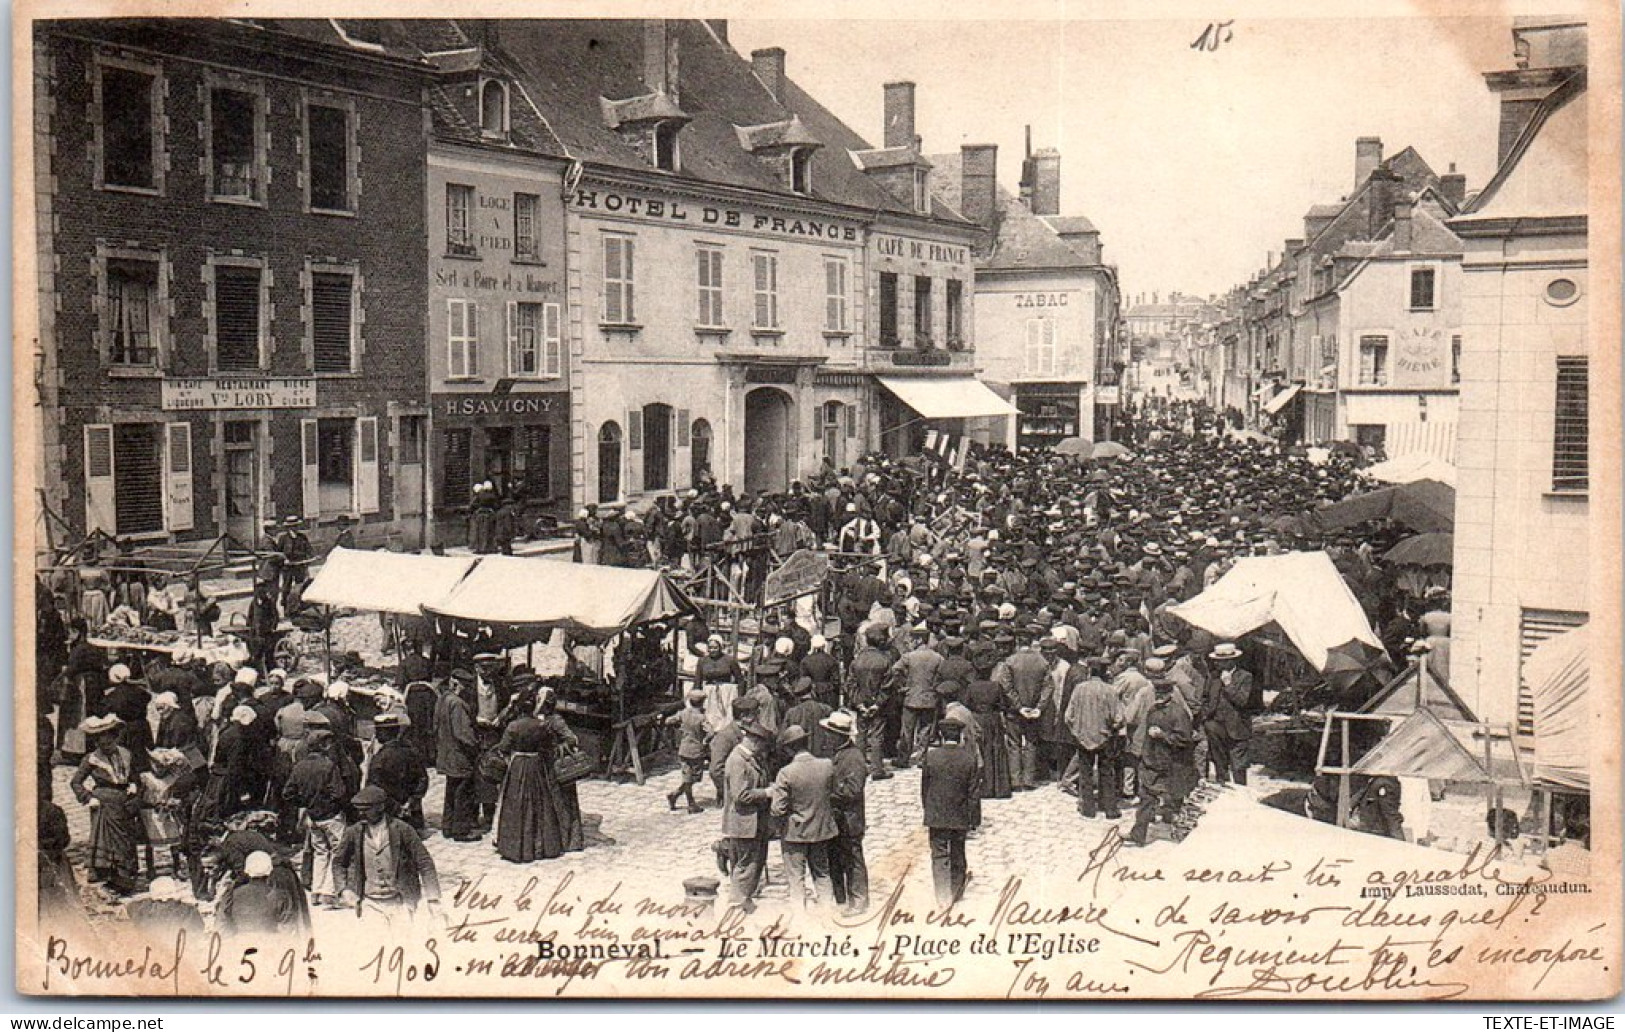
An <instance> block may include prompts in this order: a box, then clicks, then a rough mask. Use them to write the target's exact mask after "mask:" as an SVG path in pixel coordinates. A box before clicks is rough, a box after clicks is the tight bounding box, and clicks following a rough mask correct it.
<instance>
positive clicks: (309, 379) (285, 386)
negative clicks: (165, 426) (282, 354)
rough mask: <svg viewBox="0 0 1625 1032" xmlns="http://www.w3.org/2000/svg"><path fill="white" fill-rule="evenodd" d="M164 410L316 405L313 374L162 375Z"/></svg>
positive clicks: (284, 407) (273, 407)
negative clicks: (182, 376) (197, 377)
mask: <svg viewBox="0 0 1625 1032" xmlns="http://www.w3.org/2000/svg"><path fill="white" fill-rule="evenodd" d="M162 399H163V409H164V411H165V412H202V411H212V410H214V409H294V408H315V407H316V378H315V377H313V376H291V377H273V376H250V377H206V378H202V379H195V380H194V379H174V378H170V379H166V380H164V384H163V393H162Z"/></svg>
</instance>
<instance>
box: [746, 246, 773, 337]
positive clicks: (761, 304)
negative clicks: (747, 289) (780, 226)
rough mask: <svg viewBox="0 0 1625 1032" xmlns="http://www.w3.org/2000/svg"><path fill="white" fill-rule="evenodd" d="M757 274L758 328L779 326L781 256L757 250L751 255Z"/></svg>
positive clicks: (768, 328) (769, 328) (756, 325)
mask: <svg viewBox="0 0 1625 1032" xmlns="http://www.w3.org/2000/svg"><path fill="white" fill-rule="evenodd" d="M750 258H751V265H752V267H753V268H754V270H755V275H756V321H755V323H754V324H753V325H754V326H755V328H756V329H758V330H776V329H778V328H779V256H778V255H776V254H768V253H765V252H760V251H759V252H757V253H755V254H753V255H751V256H750Z"/></svg>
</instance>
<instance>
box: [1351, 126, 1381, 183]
mask: <svg viewBox="0 0 1625 1032" xmlns="http://www.w3.org/2000/svg"><path fill="white" fill-rule="evenodd" d="M1380 164H1382V139H1381V138H1380V137H1376V136H1362V137H1360V138H1359V139H1358V140H1355V141H1354V190H1355V192H1356V193H1358V192H1359V190H1360V187H1362V186H1364V185H1365V181H1366V178H1367V177H1368V176H1370V175H1371V173H1372V172H1373V171H1375V170H1376V168H1377V166H1378V165H1380Z"/></svg>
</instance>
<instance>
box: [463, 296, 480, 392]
mask: <svg viewBox="0 0 1625 1032" xmlns="http://www.w3.org/2000/svg"><path fill="white" fill-rule="evenodd" d="M463 311H464V313H465V315H464V318H466V319H467V320H468V375H469V376H478V375H480V306H479V305H478V304H476V303H474V302H473V301H470V302H468V307H467V308H465V309H463Z"/></svg>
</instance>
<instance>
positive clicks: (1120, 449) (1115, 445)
mask: <svg viewBox="0 0 1625 1032" xmlns="http://www.w3.org/2000/svg"><path fill="white" fill-rule="evenodd" d="M1127 454H1129V450H1128V445H1126V444H1124V443H1123V442H1122V441H1097V442H1096V443H1095V446H1094V449H1093V450H1092V451H1091V452H1090V457H1091V458H1096V459H1120V458H1122V457H1123V456H1125V455H1127Z"/></svg>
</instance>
